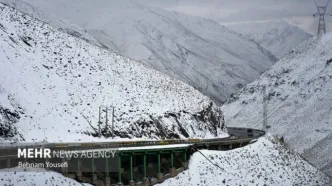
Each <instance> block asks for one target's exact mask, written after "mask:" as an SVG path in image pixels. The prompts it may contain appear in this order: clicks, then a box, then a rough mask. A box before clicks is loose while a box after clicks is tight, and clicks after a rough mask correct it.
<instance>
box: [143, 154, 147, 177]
mask: <svg viewBox="0 0 332 186" xmlns="http://www.w3.org/2000/svg"><path fill="white" fill-rule="evenodd" d="M144 178H147V174H146V153H144V155H143V179H144Z"/></svg>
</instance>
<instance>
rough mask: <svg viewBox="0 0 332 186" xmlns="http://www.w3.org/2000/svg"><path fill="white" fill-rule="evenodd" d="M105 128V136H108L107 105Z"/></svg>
mask: <svg viewBox="0 0 332 186" xmlns="http://www.w3.org/2000/svg"><path fill="white" fill-rule="evenodd" d="M105 129H106V132H105V134H106V138H107V137H108V133H107V132H108V107H106V127H105Z"/></svg>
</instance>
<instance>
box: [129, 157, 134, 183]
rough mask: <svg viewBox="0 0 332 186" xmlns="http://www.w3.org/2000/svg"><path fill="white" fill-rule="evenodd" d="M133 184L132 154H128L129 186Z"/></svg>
mask: <svg viewBox="0 0 332 186" xmlns="http://www.w3.org/2000/svg"><path fill="white" fill-rule="evenodd" d="M133 183H134V185H135V182H134V173H133V154H130V181H129V185H130V186H132V185H133Z"/></svg>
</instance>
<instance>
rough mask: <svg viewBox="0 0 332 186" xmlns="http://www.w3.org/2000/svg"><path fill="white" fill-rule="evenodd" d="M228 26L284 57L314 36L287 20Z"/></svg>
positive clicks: (277, 55)
mask: <svg viewBox="0 0 332 186" xmlns="http://www.w3.org/2000/svg"><path fill="white" fill-rule="evenodd" d="M227 28H229V29H232V30H234V31H236V32H238V33H241V34H242V35H244V36H245V37H247V38H249V39H252V40H254V41H257V42H258V43H259V44H260V45H262V46H263V47H264V48H266V49H268V50H269V51H271V52H272V53H273V54H274V55H275V56H276V57H278V58H282V57H283V56H284V55H286V54H288V52H289V51H291V50H292V49H293V48H295V47H296V46H298V45H299V44H300V43H302V42H303V41H305V40H307V39H309V38H310V37H312V35H310V34H308V33H306V32H305V31H303V30H302V29H300V28H299V27H297V26H295V25H291V24H289V23H287V22H285V21H268V22H261V23H241V24H231V25H227Z"/></svg>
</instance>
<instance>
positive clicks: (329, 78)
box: [222, 32, 332, 175]
mask: <svg viewBox="0 0 332 186" xmlns="http://www.w3.org/2000/svg"><path fill="white" fill-rule="evenodd" d="M264 86H267V91H268V92H267V94H268V100H269V101H268V105H267V115H268V120H267V122H268V125H271V127H272V128H271V130H270V131H271V133H273V134H278V135H280V136H283V137H284V139H285V142H286V143H287V144H288V145H289V146H290V147H291V148H292V149H295V150H296V151H297V152H299V153H301V154H302V155H303V156H304V157H305V158H306V159H308V160H309V162H311V163H312V164H314V165H315V166H317V167H318V168H320V169H321V170H322V171H324V172H326V173H328V174H329V175H332V156H331V153H332V143H331V139H332V138H331V137H332V122H331V121H332V94H331V91H332V33H331V32H330V33H328V34H326V35H325V36H324V37H322V38H316V37H315V38H312V39H309V40H308V41H306V42H304V43H302V44H300V45H299V46H298V47H297V48H295V49H294V50H292V51H291V53H290V54H288V55H286V56H285V57H284V58H282V59H281V60H280V61H279V62H278V63H277V64H276V65H274V66H273V67H272V68H271V69H270V70H268V71H266V72H265V73H264V74H262V76H261V77H260V78H259V79H258V80H256V81H254V82H253V83H251V84H248V85H247V86H246V87H244V88H243V89H242V90H240V91H239V92H238V93H236V94H234V95H232V96H231V98H230V99H229V100H228V101H227V103H226V104H225V105H223V106H222V109H223V110H224V112H225V113H224V114H225V120H226V125H229V126H246V127H255V128H262V116H263V92H262V90H263V87H264Z"/></svg>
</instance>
